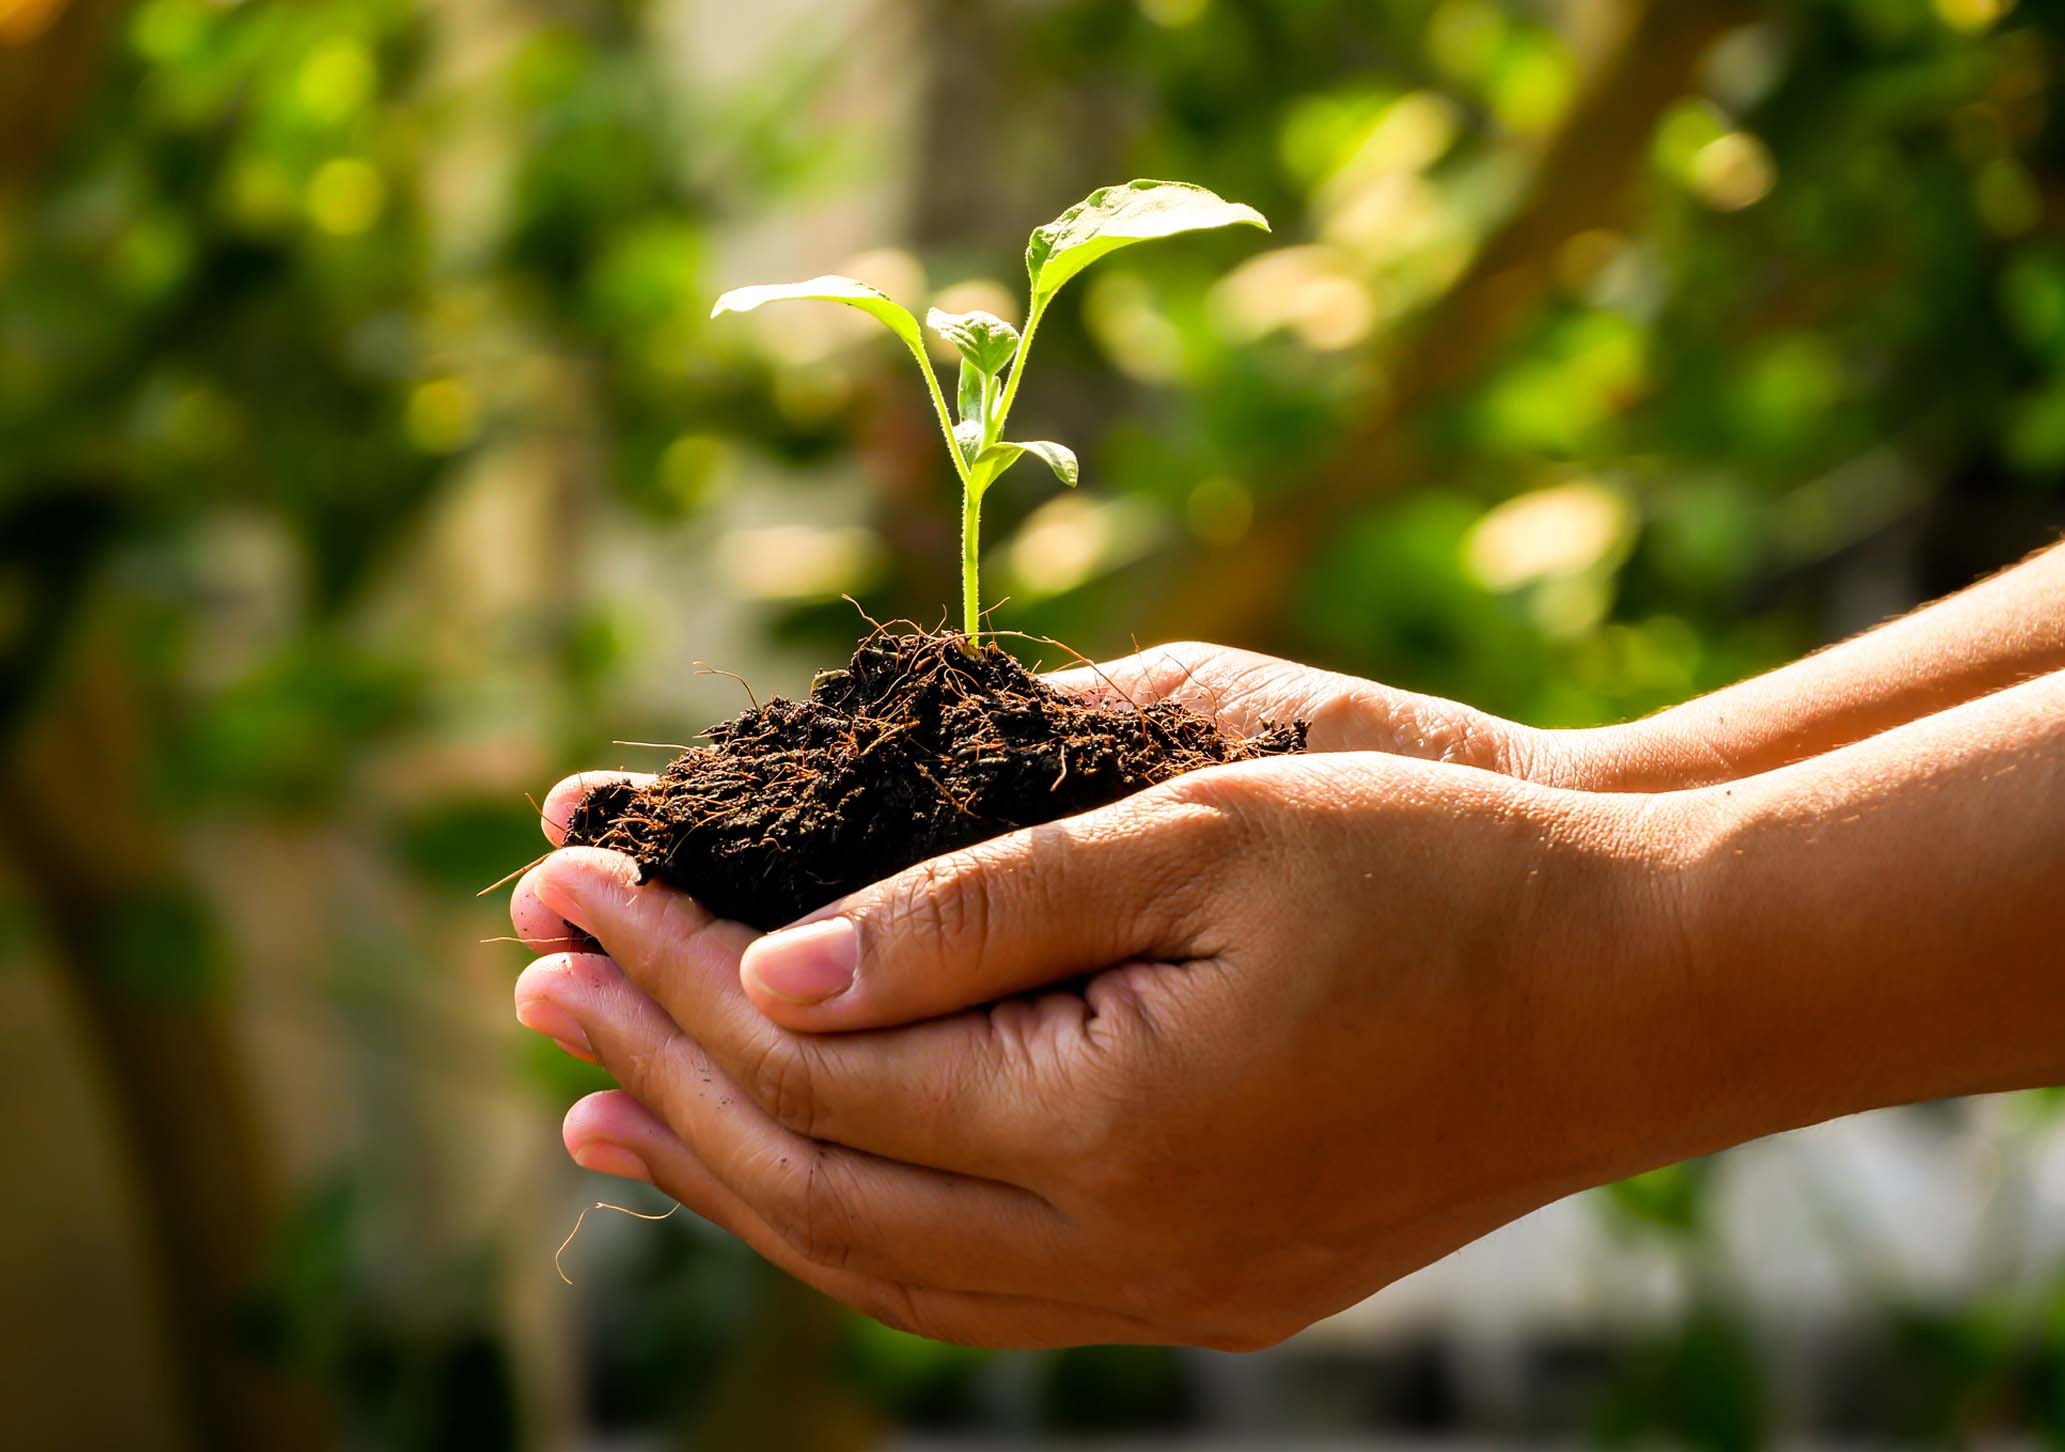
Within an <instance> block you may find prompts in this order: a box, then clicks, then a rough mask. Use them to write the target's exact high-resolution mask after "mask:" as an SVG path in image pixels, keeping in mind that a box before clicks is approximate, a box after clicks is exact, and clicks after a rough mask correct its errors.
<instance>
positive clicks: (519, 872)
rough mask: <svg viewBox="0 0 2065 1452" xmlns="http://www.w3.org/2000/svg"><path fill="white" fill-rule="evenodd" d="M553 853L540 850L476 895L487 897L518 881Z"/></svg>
mask: <svg viewBox="0 0 2065 1452" xmlns="http://www.w3.org/2000/svg"><path fill="white" fill-rule="evenodd" d="M540 815H541V816H542V815H543V814H542V813H540ZM551 855H552V854H551V853H550V852H540V853H539V854H538V855H537V856H536V857H533V858H532V859H531V860H530V861H528V862H526V863H524V865H523V866H521V867H519V868H517V869H516V871H514V872H510V873H506V874H504V875H503V876H502V877H501V878H499V879H497V880H496V881H494V882H491V883H489V884H488V885H487V886H486V887H484V888H482V889H481V890H480V891H479V892H476V893H475V894H474V896H475V897H486V896H487V895H488V894H489V893H491V892H493V891H494V890H495V889H496V888H498V887H507V886H509V884H510V883H512V882H514V881H516V879H517V878H519V877H521V876H523V875H524V874H525V873H526V872H529V871H530V870H531V869H532V868H533V867H536V866H537V865H538V864H539V863H540V862H543V861H544V860H545V859H546V858H547V857H550V856H551Z"/></svg>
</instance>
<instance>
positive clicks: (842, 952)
mask: <svg viewBox="0 0 2065 1452" xmlns="http://www.w3.org/2000/svg"><path fill="white" fill-rule="evenodd" d="M859 965H860V937H859V935H858V934H857V933H855V932H854V930H853V922H852V920H851V919H850V918H826V919H824V920H823V921H822V922H815V923H805V924H804V925H803V926H802V927H800V928H784V929H782V931H780V932H779V933H769V934H768V935H767V936H766V937H764V938H761V939H759V940H757V941H756V942H754V943H753V945H752V946H751V947H749V948H747V949H746V952H745V956H744V957H743V958H742V959H741V960H740V962H739V971H740V972H741V973H742V974H744V975H745V976H746V977H749V978H751V979H752V980H753V981H754V982H756V983H758V984H759V985H760V987H761V988H762V989H763V990H764V991H765V992H766V993H767V994H768V995H769V996H770V997H774V998H779V999H781V1000H783V1001H784V1002H786V1003H806V1004H807V1003H823V1002H824V1001H825V1000H826V999H828V998H833V997H836V996H837V995H839V994H841V993H844V992H845V991H846V990H847V989H849V988H851V987H852V986H853V972H854V969H855V968H857V967H858V966H859Z"/></svg>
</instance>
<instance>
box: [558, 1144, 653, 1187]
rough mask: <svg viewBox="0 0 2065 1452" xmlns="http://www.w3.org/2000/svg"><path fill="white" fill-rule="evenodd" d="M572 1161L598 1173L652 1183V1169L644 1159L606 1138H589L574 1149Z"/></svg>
mask: <svg viewBox="0 0 2065 1452" xmlns="http://www.w3.org/2000/svg"><path fill="white" fill-rule="evenodd" d="M574 1163H575V1164H577V1165H579V1166H580V1167H581V1168H582V1169H584V1170H593V1171H594V1172H595V1173H596V1174H598V1175H615V1176H616V1177H617V1178H618V1179H620V1180H643V1181H645V1183H646V1184H648V1185H650V1184H651V1183H652V1171H650V1170H648V1169H647V1168H646V1167H645V1161H644V1160H642V1159H640V1158H638V1156H637V1155H634V1154H632V1153H631V1151H629V1150H627V1149H625V1148H624V1147H623V1146H622V1145H615V1144H610V1143H609V1142H607V1141H606V1140H599V1139H591V1140H589V1141H588V1143H586V1144H584V1145H582V1146H581V1147H580V1148H579V1149H577V1150H575V1151H574Z"/></svg>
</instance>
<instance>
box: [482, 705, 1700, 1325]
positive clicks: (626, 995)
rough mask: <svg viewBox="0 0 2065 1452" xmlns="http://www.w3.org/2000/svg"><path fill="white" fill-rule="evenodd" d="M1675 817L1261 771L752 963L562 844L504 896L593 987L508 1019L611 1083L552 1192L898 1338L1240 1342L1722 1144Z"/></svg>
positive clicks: (1416, 779) (816, 923)
mask: <svg viewBox="0 0 2065 1452" xmlns="http://www.w3.org/2000/svg"><path fill="white" fill-rule="evenodd" d="M1249 678H1250V679H1251V680H1252V681H1256V682H1266V681H1267V679H1268V678H1267V676H1266V673H1257V674H1253V675H1251V676H1250V677H1249ZM1291 689H1295V686H1294V685H1293V686H1292V687H1291ZM1262 693H1263V687H1260V686H1258V689H1257V690H1256V691H1254V692H1251V693H1250V694H1251V696H1252V697H1254V698H1255V699H1257V700H1258V701H1259V700H1262ZM1280 703H1281V698H1274V699H1268V700H1266V701H1265V702H1264V703H1263V704H1262V705H1261V706H1260V709H1262V710H1264V711H1266V712H1269V713H1275V712H1276V711H1277V710H1278V709H1279V705H1280ZM1225 704H1226V703H1225V702H1224V701H1223V700H1222V706H1223V705H1225ZM597 779H598V778H595V777H589V778H585V779H576V780H575V781H574V782H571V783H567V784H563V785H562V787H561V788H560V789H558V790H556V791H555V792H554V793H553V795H552V798H551V799H550V800H549V801H548V803H547V807H546V813H547V816H548V818H549V819H552V820H561V821H563V820H564V809H565V808H566V807H567V806H569V805H570V804H571V802H572V801H573V800H574V799H575V798H576V797H577V796H578V794H579V792H580V791H581V790H582V789H583V787H584V783H585V784H592V783H593V782H594V781H595V780H597ZM1667 815H1668V814H1667V812H1666V811H1665V809H1664V808H1662V807H1660V806H1656V805H1647V806H1645V805H1644V804H1643V802H1642V800H1641V799H1637V798H1622V797H1604V796H1586V795H1580V794H1574V793H1566V792H1558V791H1551V790H1547V789H1542V788H1538V787H1533V786H1530V785H1527V784H1524V783H1520V782H1516V781H1513V780H1511V779H1509V778H1505V777H1501V776H1498V775H1495V774H1492V773H1488V772H1483V771H1476V770H1470V769H1465V768H1460V767H1455V766H1448V765H1441V764H1433V763H1427V762H1419V761H1412V760H1405V759H1400V758H1398V757H1394V756H1387V755H1380V754H1376V753H1370V752H1345V751H1344V752H1338V753H1333V754H1324V755H1311V756H1305V757H1291V758H1278V759H1273V760H1268V761H1261V762H1252V763H1246V764H1242V765H1239V766H1233V767H1224V768H1217V769H1214V770H1211V771H1207V772H1200V773H1196V774H1194V775H1191V776H1186V777H1183V778H1180V779H1178V780H1176V781H1173V782H1170V783H1168V784H1166V785H1164V786H1162V787H1158V788H1155V789H1153V790H1151V791H1148V792H1144V793H1141V794H1139V795H1138V796H1135V797H1132V798H1129V799H1127V800H1126V801H1123V802H1120V803H1118V804H1117V805H1115V806H1112V807H1108V808H1105V809H1102V810H1099V811H1095V812H1091V813H1087V814H1085V815H1082V816H1079V817H1075V818H1071V819H1068V820H1065V821H1061V822H1056V823H1052V824H1049V825H1047V826H1042V827H1036V828H1032V829H1029V830H1026V831H1022V832H1018V833H1016V834H1013V835H1011V836H1009V837H1005V838H1001V839H998V840H996V841H993V842H989V843H985V844H983V845H981V846H978V847H975V848H971V849H969V850H967V851H963V852H958V853H954V854H951V855H949V856H946V857H942V858H938V859H935V860H933V861H930V862H926V863H921V864H919V865H918V866H916V867H913V868H911V869H909V870H907V871H904V872H901V873H898V874H896V875H895V876H893V877H890V878H888V879H887V880H885V881H884V882H881V883H879V884H877V885H875V886H873V887H871V888H868V889H866V890H864V891H862V892H860V893H857V894H855V895H853V896H851V897H849V898H847V899H845V900H843V901H842V902H840V903H838V904H835V905H833V907H831V908H828V909H826V910H825V911H823V912H821V913H819V914H816V915H814V916H813V917H812V918H810V919H806V920H805V921H804V922H803V923H802V924H799V925H797V926H794V927H791V928H789V929H786V930H784V931H782V932H780V933H777V934H772V935H767V936H759V935H756V934H755V933H754V932H753V931H752V930H750V929H748V928H745V927H743V926H740V925H738V924H735V923H727V922H722V921H718V920H714V919H712V918H710V917H709V916H708V915H707V914H705V913H703V912H702V911H701V910H700V909H699V908H698V907H697V906H696V905H695V904H694V903H693V902H692V901H691V900H690V899H688V898H687V897H685V896H682V895H680V894H678V893H674V892H672V891H669V890H668V889H666V888H664V887H662V886H660V885H658V884H650V885H645V886H639V885H637V884H636V882H635V873H634V871H633V868H632V865H631V864H630V862H629V861H628V860H626V859H624V858H622V857H619V856H617V855H615V854H612V853H607V852H602V851H598V850H595V849H585V848H574V849H563V850H561V851H558V852H556V853H554V854H553V855H552V856H551V857H549V858H548V859H546V860H545V861H544V862H543V863H541V864H540V865H538V866H537V867H536V868H534V869H533V870H532V871H531V872H530V873H529V874H528V875H527V876H526V877H525V878H524V880H523V881H522V883H521V884H520V885H519V887H518V889H517V891H516V894H515V898H514V902H513V906H512V917H513V919H514V921H515V923H516V927H517V931H518V932H519V934H521V935H522V936H523V937H524V938H525V939H526V940H527V941H529V942H532V943H534V944H536V945H538V946H540V947H551V946H554V945H557V944H562V943H563V942H564V941H565V936H566V925H567V924H570V923H571V924H576V925H578V926H579V927H581V928H582V929H584V930H585V931H586V932H588V933H589V934H591V935H593V937H594V938H595V939H596V940H598V941H599V943H600V944H601V945H602V947H603V948H604V949H605V950H606V956H605V955H604V954H598V953H583V952H554V953H550V954H549V955H548V956H546V957H543V958H541V959H539V960H538V961H537V962H536V963H534V964H533V965H532V966H531V967H530V968H529V969H528V970H527V971H526V972H525V973H524V975H523V977H522V979H521V980H520V982H519V984H518V987H517V1001H518V1005H519V1017H520V1018H522V1019H523V1020H524V1021H525V1022H526V1023H527V1024H530V1025H531V1026H532V1027H534V1028H537V1029H539V1030H541V1031H543V1032H546V1033H549V1034H551V1035H552V1036H553V1037H555V1038H558V1039H560V1040H561V1041H562V1042H563V1043H565V1044H567V1045H568V1046H569V1047H570V1048H571V1049H573V1050H574V1051H576V1052H581V1053H585V1054H589V1055H592V1056H593V1057H594V1058H596V1059H598V1060H599V1061H600V1062H601V1063H602V1065H603V1066H604V1067H605V1068H607V1069H608V1070H609V1071H610V1072H611V1073H612V1074H614V1075H615V1077H616V1078H617V1081H618V1082H619V1084H621V1085H622V1086H623V1087H622V1089H621V1090H619V1091H613V1092H610V1093H606V1094H602V1095H597V1096H592V1097H590V1098H589V1099H587V1100H584V1101H582V1102H581V1103H580V1104H578V1105H576V1106H575V1107H574V1109H573V1111H572V1112H571V1113H570V1114H569V1115H568V1118H567V1123H566V1130H565V1133H566V1140H567V1145H568V1148H569V1150H570V1152H571V1153H573V1155H574V1156H575V1158H576V1159H577V1160H578V1161H580V1162H581V1163H583V1164H585V1165H587V1166H589V1167H590V1168H592V1169H596V1170H600V1171H604V1172H608V1173H613V1174H622V1175H629V1176H633V1177H636V1178H641V1179H646V1180H650V1181H651V1182H652V1183H654V1184H656V1185H658V1186H659V1187H660V1188H661V1189H663V1190H665V1191H666V1192H667V1193H669V1194H671V1195H673V1196H674V1197H675V1198H676V1199H678V1200H680V1201H681V1202H682V1203H683V1204H685V1205H687V1206H688V1207H690V1208H691V1209H692V1210H695V1211H696V1212H698V1213H700V1214H702V1215H704V1216H705V1217H707V1218H709V1219H711V1220H713V1221H715V1222H717V1223H718V1224H720V1225H722V1226H724V1227H726V1228H728V1229H729V1230H731V1231H732V1232H734V1233H736V1234H737V1235H739V1236H740V1237H742V1238H743V1239H745V1240H746V1241H748V1242H749V1243H751V1244H752V1245H753V1246H754V1248H755V1249H757V1250H759V1251H760V1252H761V1253H762V1254H763V1255H765V1256H767V1257H768V1258H769V1259H771V1260H773V1261H775V1262H776V1263H777V1264H779V1265H781V1266H783V1267H784V1268H785V1269H787V1270H789V1271H790V1272H792V1273H793V1274H795V1275H797V1276H798V1277H800V1278H801V1279H803V1280H805V1281H807V1282H809V1283H811V1284H813V1285H815V1286H817V1287H819V1288H820V1289H822V1290H824V1291H826V1292H827V1293H829V1294H831V1295H833V1296H835V1297H837V1298H838V1299H840V1300H842V1301H845V1302H847V1303H848V1304H850V1305H853V1306H855V1307H857V1308H858V1309H860V1310H862V1311H864V1312H867V1313H868V1314H871V1315H874V1316H876V1317H879V1318H880V1319H882V1320H885V1321H887V1322H889V1323H890V1324H892V1325H896V1326H900V1327H902V1328H904V1329H907V1330H912V1331H917V1332H920V1333H923V1334H926V1335H930V1336H934V1337H939V1338H942V1339H947V1340H954V1341H962V1342H968V1343H974V1344H982V1345H998V1346H1035V1345H1054V1344H1070V1343H1083V1342H1112V1341H1155V1342H1180V1343H1192V1344H1201V1345H1206V1346H1214V1347H1222V1348H1246V1347H1255V1346H1261V1345H1266V1344H1270V1343H1272V1342H1274V1341H1276V1340H1278V1339H1280V1338H1282V1337H1283V1336H1285V1335H1287V1334H1289V1333H1290V1332H1292V1331H1295V1330H1297V1329H1299V1328H1301V1327H1303V1326H1305V1325H1307V1324H1309V1323H1310V1322H1312V1321H1313V1320H1315V1319H1318V1318H1319V1317H1322V1316H1324V1315H1327V1314H1329V1313H1331V1312H1333V1311H1336V1310H1338V1309H1341V1308H1342V1307H1345V1306H1347V1305H1350V1304H1352V1303H1353V1302H1355V1301H1357V1300H1359V1299H1361V1298H1362V1297H1364V1296H1366V1295H1368V1294H1369V1293H1371V1292H1372V1291H1374V1290H1376V1289H1377V1288H1378V1287H1380V1286H1382V1285H1384V1284H1386V1283H1387V1282H1389V1281H1391V1280H1393V1279H1394V1278H1396V1277H1398V1276H1400V1275H1403V1274H1405V1273H1406V1272H1408V1271H1410V1270H1412V1269H1414V1268H1416V1267H1418V1266H1421V1265H1423V1264H1425V1263H1427V1262H1428V1261H1430V1260H1432V1259H1434V1258H1436V1257H1438V1256H1440V1255H1442V1254H1444V1253H1446V1252H1447V1251H1449V1250H1451V1249H1453V1248H1454V1247H1456V1246H1458V1245H1461V1244H1463V1243H1464V1242H1466V1241H1468V1240H1470V1239H1472V1238H1474V1237H1476V1236H1477V1235H1479V1234H1482V1233H1483V1232H1485V1231H1487V1230H1489V1229H1491V1228H1492V1227H1494V1226H1496V1225H1498V1224H1501V1223H1503V1222H1505V1221H1507V1220H1509V1219H1512V1218H1514V1217H1515V1216H1517V1215H1520V1214H1522V1213H1524V1212H1525V1211H1527V1210H1529V1209H1531V1208H1534V1207H1535V1206H1538V1205H1541V1204H1543V1203H1545V1202H1547V1201H1549V1200H1552V1199H1555V1198H1557V1197H1559V1196H1561V1195H1563V1194H1566V1193H1569V1192H1571V1191H1573V1190H1576V1189H1578V1188H1581V1187H1584V1186H1587V1185H1591V1184H1596V1183H1599V1182H1601V1181H1604V1180H1606V1179H1610V1178H1613V1177H1616V1176H1618V1175H1621V1174H1626V1173H1631V1172H1633V1171H1635V1170H1639V1169H1644V1168H1648V1167H1650V1166H1652V1165H1654V1164H1658V1163H1663V1162H1665V1161H1666V1160H1669V1159H1672V1158H1677V1157H1679V1156H1681V1155H1682V1154H1684V1153H1691V1152H1696V1151H1697V1150H1700V1149H1703V1148H1707V1147H1710V1146H1709V1145H1707V1144H1706V1143H1703V1142H1695V1141H1696V1140H1698V1139H1699V1136H1700V1134H1701V1133H1702V1131H1701V1129H1700V1128H1698V1126H1700V1125H1701V1122H1702V1121H1701V1115H1700V1113H1699V1100H1700V1095H1699V1092H1698V1087H1697V1086H1698V1085H1699V1084H1700V1083H1701V1081H1702V1077H1703V1076H1702V1074H1701V1073H1700V1072H1699V1067H1698V1066H1699V1064H1700V1054H1699V1052H1698V1046H1697V1044H1696V1043H1695V1042H1691V1041H1689V1037H1688V1035H1687V1033H1686V1031H1685V1030H1684V1029H1683V1028H1682V1027H1676V1026H1678V1025H1684V1024H1688V1023H1696V1015H1692V1014H1688V1013H1686V1012H1685V1011H1684V1009H1683V1005H1681V1004H1678V1003H1675V1002H1673V1001H1672V1000H1673V997H1674V995H1680V994H1682V993H1683V992H1684V991H1685V987H1684V985H1685V982H1686V975H1685V974H1684V973H1682V972H1679V971H1674V969H1675V966H1676V965H1674V962H1673V957H1674V952H1675V942H1676V937H1675V931H1674V927H1673V924H1674V923H1675V921H1676V917H1675V912H1674V904H1673V898H1672V887H1671V884H1672V882H1673V880H1674V872H1673V868H1674V866H1675V863H1674V862H1673V860H1672V858H1671V852H1672V848H1671V847H1670V846H1669V844H1670V842H1671V841H1672V834H1671V831H1670V830H1669V825H1670V824H1669V823H1668V821H1667V820H1665V819H1666V817H1667ZM1057 985H1063V986H1057ZM1659 1125H1679V1126H1683V1127H1684V1128H1683V1129H1682V1130H1681V1131H1680V1132H1679V1137H1678V1138H1677V1139H1672V1138H1671V1137H1670V1135H1668V1134H1660V1133H1659V1131H1658V1126H1659Z"/></svg>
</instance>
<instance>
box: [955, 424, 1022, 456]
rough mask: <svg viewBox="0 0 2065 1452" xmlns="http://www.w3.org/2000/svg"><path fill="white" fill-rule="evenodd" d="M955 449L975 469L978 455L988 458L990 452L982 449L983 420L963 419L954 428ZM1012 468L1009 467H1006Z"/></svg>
mask: <svg viewBox="0 0 2065 1452" xmlns="http://www.w3.org/2000/svg"><path fill="white" fill-rule="evenodd" d="M954 447H955V448H957V449H959V450H960V451H961V458H962V459H963V460H965V461H966V462H967V463H968V465H969V466H970V467H971V468H972V467H974V464H975V460H976V456H977V455H978V454H981V455H984V456H987V455H988V454H989V452H990V451H989V450H988V449H985V448H983V447H982V420H981V419H979V418H969V419H963V420H961V422H960V423H958V424H956V425H955V426H954ZM1005 467H1006V468H1008V467H1010V466H1009V465H1006V466H1005Z"/></svg>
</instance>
